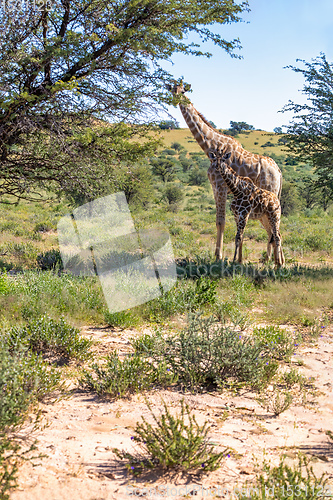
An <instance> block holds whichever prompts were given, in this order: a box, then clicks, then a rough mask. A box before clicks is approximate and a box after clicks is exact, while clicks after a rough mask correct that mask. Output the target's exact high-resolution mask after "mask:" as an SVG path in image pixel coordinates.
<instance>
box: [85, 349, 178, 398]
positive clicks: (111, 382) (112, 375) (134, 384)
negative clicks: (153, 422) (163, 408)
mask: <svg viewBox="0 0 333 500" xmlns="http://www.w3.org/2000/svg"><path fill="white" fill-rule="evenodd" d="M174 378H175V377H173V376H172V374H169V373H168V371H167V368H166V365H165V363H164V362H163V361H161V362H160V363H157V365H155V366H154V365H152V364H151V363H150V362H148V361H147V360H146V359H144V358H142V357H141V356H140V355H139V354H137V353H136V354H133V355H132V354H131V355H129V356H127V357H126V358H125V359H124V361H121V360H120V359H119V356H118V354H117V353H116V352H111V353H110V354H109V355H108V356H107V358H106V363H104V364H103V365H98V364H96V363H95V364H93V365H92V367H91V368H90V369H89V370H83V374H82V377H81V379H80V385H81V386H82V387H84V388H85V389H88V390H92V391H94V392H96V393H97V394H98V395H99V396H110V397H112V398H115V399H117V398H121V397H123V396H125V395H128V394H131V393H137V392H140V391H144V390H146V389H150V388H151V387H152V386H153V385H154V384H159V385H169V384H170V383H172V382H173V380H174Z"/></svg>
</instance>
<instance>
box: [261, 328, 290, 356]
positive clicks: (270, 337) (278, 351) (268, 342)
mask: <svg viewBox="0 0 333 500" xmlns="http://www.w3.org/2000/svg"><path fill="white" fill-rule="evenodd" d="M253 336H254V337H255V339H257V341H258V342H260V343H261V345H262V346H263V348H265V349H267V352H268V353H269V355H270V356H271V357H272V358H273V359H276V360H280V361H283V360H286V361H287V360H289V359H290V356H291V355H292V353H293V352H294V350H295V347H294V345H297V343H295V341H294V340H293V339H292V338H291V337H290V332H287V331H285V330H283V329H281V328H280V327H278V326H274V325H270V326H264V327H261V328H254V329H253Z"/></svg>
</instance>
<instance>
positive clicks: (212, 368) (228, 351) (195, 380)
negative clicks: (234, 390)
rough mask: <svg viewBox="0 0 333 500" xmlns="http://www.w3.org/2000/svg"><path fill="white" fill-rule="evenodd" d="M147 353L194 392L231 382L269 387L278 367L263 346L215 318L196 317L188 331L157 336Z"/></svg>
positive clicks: (192, 317) (194, 316)
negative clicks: (219, 323) (164, 365)
mask: <svg viewBox="0 0 333 500" xmlns="http://www.w3.org/2000/svg"><path fill="white" fill-rule="evenodd" d="M150 345H151V347H150V350H149V347H148V348H147V354H148V355H149V356H152V357H153V358H154V359H155V361H158V362H160V361H162V360H163V361H164V362H165V363H166V364H167V366H168V367H170V369H171V372H172V374H174V376H175V377H177V379H178V381H179V382H180V383H181V384H182V385H184V386H186V387H190V388H192V389H196V390H199V389H202V388H203V387H207V386H209V385H211V384H213V385H215V386H222V385H224V384H226V383H229V382H230V381H231V379H233V380H236V381H237V382H241V383H243V382H246V383H248V384H249V385H252V386H255V387H258V386H260V385H266V384H267V382H268V381H269V380H270V379H271V378H272V376H273V375H274V373H275V372H276V369H277V364H276V363H275V362H274V361H272V360H270V359H269V358H267V357H265V354H264V349H263V346H262V345H261V344H260V343H255V342H252V340H251V339H249V338H248V339H243V338H241V335H239V333H237V332H235V331H234V330H232V329H230V328H229V327H227V326H225V325H223V326H221V325H218V324H217V323H216V320H215V319H214V318H213V317H209V318H202V317H201V316H200V315H192V316H191V317H190V320H189V325H188V327H187V329H185V330H184V331H182V332H180V333H177V334H173V335H169V336H168V337H166V338H162V337H161V336H155V338H153V340H151V341H150Z"/></svg>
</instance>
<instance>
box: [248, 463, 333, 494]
mask: <svg viewBox="0 0 333 500" xmlns="http://www.w3.org/2000/svg"><path fill="white" fill-rule="evenodd" d="M327 481H328V478H327V477H326V475H325V474H322V476H321V477H317V476H316V475H315V473H314V472H313V468H312V467H311V466H310V465H309V459H308V458H306V457H305V456H302V455H299V458H298V465H297V466H296V467H295V468H293V467H290V466H289V465H287V464H286V463H285V459H284V458H282V459H281V460H280V463H279V465H278V466H276V467H272V466H271V465H270V464H269V463H267V462H265V463H264V467H263V472H262V473H260V474H259V477H258V478H257V480H256V481H255V483H254V484H253V482H252V483H249V482H247V483H245V485H244V491H245V493H244V494H242V495H241V496H240V497H239V498H241V499H242V500H246V499H251V500H252V499H253V500H264V499H266V498H267V497H268V495H269V496H271V497H272V498H275V499H276V500H287V499H289V498H299V499H301V500H315V499H317V498H319V497H320V496H325V492H326V488H327V493H328V496H330V493H329V485H328V484H327Z"/></svg>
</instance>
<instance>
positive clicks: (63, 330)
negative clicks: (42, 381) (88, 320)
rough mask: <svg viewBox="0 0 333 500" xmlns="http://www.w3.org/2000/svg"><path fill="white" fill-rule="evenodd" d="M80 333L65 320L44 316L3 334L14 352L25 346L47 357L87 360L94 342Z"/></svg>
mask: <svg viewBox="0 0 333 500" xmlns="http://www.w3.org/2000/svg"><path fill="white" fill-rule="evenodd" d="M79 333H80V331H79V330H78V329H77V328H73V327H72V326H70V325H68V324H67V323H66V322H65V320H64V319H63V318H60V319H59V320H58V321H56V320H54V319H52V318H49V317H48V316H42V317H41V318H39V319H37V320H34V321H29V322H28V323H27V325H25V326H16V327H13V328H11V329H10V330H8V331H7V332H5V333H4V334H3V336H4V337H5V338H6V342H7V345H8V346H9V348H10V349H11V350H12V351H15V349H16V346H18V345H24V346H25V347H26V348H27V349H30V350H31V351H33V352H34V353H37V354H40V353H41V354H43V356H47V357H52V358H53V357H54V356H56V357H58V358H59V357H60V358H67V359H68V358H77V359H86V358H87V357H88V356H89V348H90V346H91V344H92V342H91V341H90V340H88V339H85V338H82V337H80V334H79Z"/></svg>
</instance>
